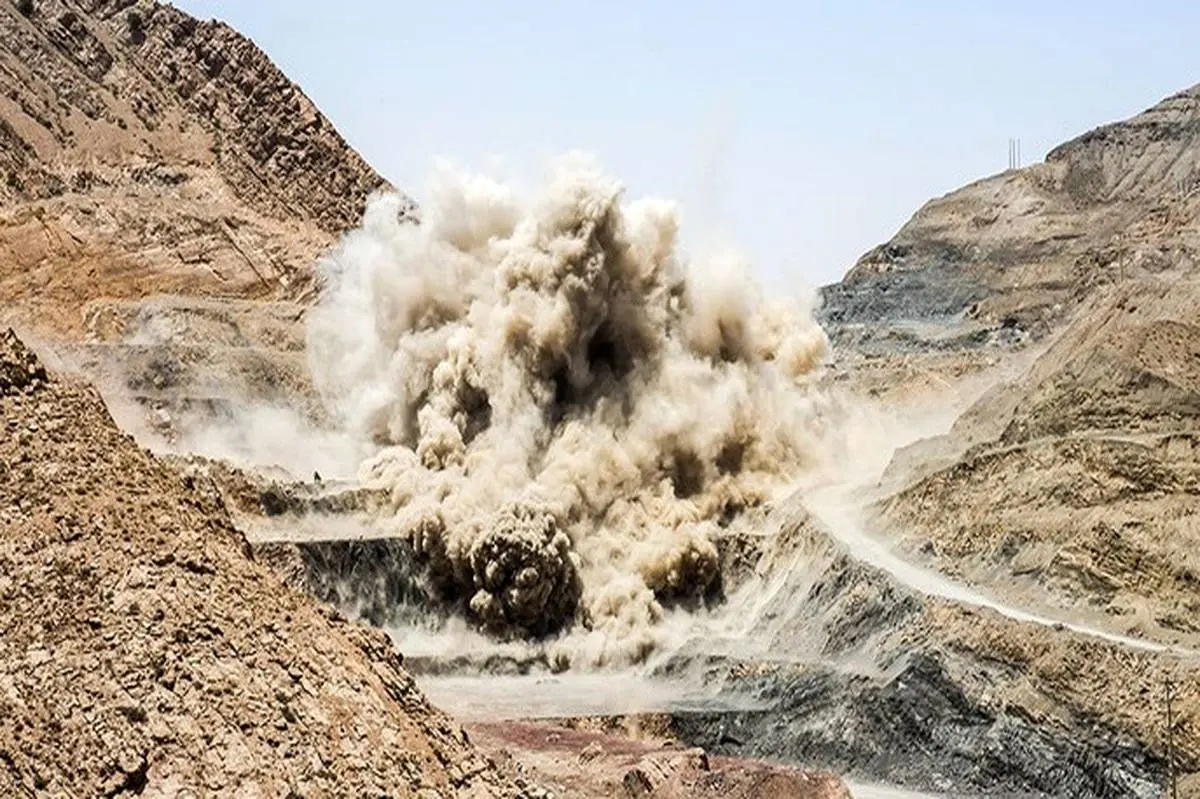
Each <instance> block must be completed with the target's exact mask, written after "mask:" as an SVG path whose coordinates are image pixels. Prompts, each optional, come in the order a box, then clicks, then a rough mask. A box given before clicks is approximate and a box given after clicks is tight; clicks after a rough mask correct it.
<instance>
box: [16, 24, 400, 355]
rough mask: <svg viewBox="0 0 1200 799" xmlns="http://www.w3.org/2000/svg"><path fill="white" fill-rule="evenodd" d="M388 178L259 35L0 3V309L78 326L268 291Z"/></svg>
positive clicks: (298, 282)
mask: <svg viewBox="0 0 1200 799" xmlns="http://www.w3.org/2000/svg"><path fill="white" fill-rule="evenodd" d="M382 185H383V180H382V179H381V178H380V177H379V176H378V175H377V174H376V173H375V172H374V171H373V170H372V169H371V168H370V167H369V166H367V165H366V163H364V162H363V160H362V159H361V158H360V157H359V156H358V154H357V153H355V152H354V151H353V150H351V149H350V148H349V147H348V146H347V145H346V143H345V142H344V141H343V140H342V138H341V137H340V136H339V135H338V133H337V132H336V131H335V130H334V129H333V127H332V125H330V123H329V121H328V120H326V119H325V118H324V117H323V116H322V115H321V114H320V112H319V111H317V109H316V108H315V107H314V106H313V104H312V103H311V102H310V101H309V100H308V98H306V97H305V96H304V94H303V93H302V92H301V91H300V89H299V88H298V87H296V86H295V85H294V84H293V83H292V82H291V81H289V80H288V79H287V78H286V77H285V76H284V75H283V74H282V73H281V72H279V70H278V69H276V68H275V66H274V65H273V64H272V63H271V62H270V60H269V59H268V58H267V57H266V55H264V54H263V53H262V51H260V50H259V49H258V48H257V47H255V45H254V44H253V43H252V42H250V41H249V40H247V39H246V38H244V37H243V36H241V35H240V34H238V33H236V32H235V31H233V30H232V29H231V28H229V27H227V26H226V25H224V24H222V23H219V22H199V21H197V20H195V19H192V18H191V17H189V16H188V15H186V14H184V13H183V12H181V11H179V10H177V9H175V8H173V7H171V6H167V5H162V4H158V3H151V2H146V1H145V0H141V1H140V2H129V0H20V1H19V2H14V1H13V0H3V2H0V307H3V308H4V313H5V314H6V315H7V316H8V317H9V321H10V322H16V323H19V324H21V325H23V326H25V327H32V328H34V329H36V330H37V331H38V332H41V333H56V334H68V335H71V336H72V337H74V336H77V335H79V334H80V333H81V332H83V330H84V328H85V311H86V309H87V308H88V307H89V306H95V305H103V301H104V300H109V299H137V298H141V297H145V296H147V295H150V294H156V293H183V294H189V295H197V294H199V295H220V296H238V297H256V298H265V297H277V296H279V295H281V294H283V293H295V292H297V291H302V290H303V288H304V286H305V284H306V283H307V281H308V280H309V269H310V267H311V265H312V262H313V260H314V259H315V257H316V256H317V255H318V254H319V253H320V252H321V251H322V250H323V249H324V248H325V247H326V246H328V244H329V243H330V241H331V240H332V238H333V237H334V236H336V234H337V233H339V232H340V231H342V230H343V229H345V228H347V227H349V226H351V225H352V224H354V223H355V222H356V221H357V220H358V218H359V215H360V214H361V211H362V207H363V203H364V201H365V198H366V196H367V195H368V194H369V193H370V192H371V191H372V190H374V189H376V188H378V187H380V186H382Z"/></svg>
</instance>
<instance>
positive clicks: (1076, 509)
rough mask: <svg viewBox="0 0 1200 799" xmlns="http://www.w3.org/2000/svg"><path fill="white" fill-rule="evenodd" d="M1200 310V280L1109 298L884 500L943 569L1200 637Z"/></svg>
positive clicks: (1101, 297) (1123, 627)
mask: <svg viewBox="0 0 1200 799" xmlns="http://www.w3.org/2000/svg"><path fill="white" fill-rule="evenodd" d="M1198 305H1200V284H1198V283H1197V281H1196V280H1195V279H1194V278H1192V279H1185V280H1174V281H1170V282H1168V281H1139V282H1131V283H1127V284H1125V285H1123V286H1121V287H1119V288H1116V289H1113V290H1111V291H1106V292H1103V293H1101V294H1098V295H1097V296H1096V297H1095V298H1094V301H1092V302H1090V303H1089V304H1088V306H1086V307H1085V308H1084V309H1082V311H1081V312H1080V314H1079V319H1078V320H1077V321H1076V322H1075V323H1074V324H1072V325H1071V326H1070V327H1068V328H1067V329H1066V330H1065V331H1064V332H1063V334H1062V335H1061V336H1060V337H1059V339H1058V340H1057V341H1056V342H1055V343H1054V345H1053V346H1052V347H1051V348H1050V349H1049V350H1048V351H1047V352H1046V353H1045V354H1044V355H1043V356H1042V357H1041V358H1039V359H1038V360H1037V361H1036V362H1035V364H1034V365H1033V366H1032V368H1031V369H1030V370H1029V372H1028V373H1027V374H1025V375H1023V376H1022V377H1021V378H1020V379H1017V380H1014V381H1012V382H1010V383H1005V384H1002V385H1000V386H998V387H996V388H995V389H993V390H992V391H991V392H990V393H989V394H988V395H986V396H985V397H984V398H983V399H982V400H981V401H980V402H979V403H977V404H976V405H975V406H974V407H973V408H971V409H969V410H968V411H967V413H966V414H964V415H963V416H962V417H961V418H960V419H959V420H958V421H957V423H956V424H955V427H954V429H953V430H952V431H951V433H950V434H949V435H948V436H946V437H944V438H943V439H942V440H940V441H937V442H934V443H935V445H936V446H937V447H941V448H943V449H949V450H952V451H953V450H957V451H958V452H959V454H958V455H956V456H954V457H952V458H951V459H950V461H949V463H947V464H946V465H944V466H942V467H941V468H931V469H929V470H928V472H927V473H925V474H916V475H912V476H911V478H910V480H911V483H910V485H908V487H906V488H904V489H903V490H901V491H900V492H898V493H897V494H896V495H894V496H892V497H890V498H888V499H887V500H886V501H884V502H883V503H882V504H881V505H880V509H881V511H882V512H883V513H884V514H885V515H886V516H887V517H888V518H889V519H890V520H891V521H892V522H893V525H894V528H895V529H896V530H897V531H903V534H904V535H905V536H906V537H907V538H909V540H911V541H914V542H919V543H920V545H923V547H924V550H923V551H924V552H925V554H926V555H927V556H929V557H932V558H935V559H936V560H937V561H938V563H939V568H941V569H942V570H943V571H946V572H948V573H952V574H956V575H961V576H966V577H969V578H971V579H972V580H974V581H978V582H980V583H987V584H990V585H992V586H993V590H1000V586H1001V585H1007V586H1008V587H1009V588H1008V590H1018V589H1019V588H1020V587H1022V586H1024V588H1025V590H1026V591H1027V592H1029V591H1032V592H1033V594H1034V596H1036V597H1037V599H1038V600H1040V601H1047V599H1049V600H1050V601H1051V602H1052V603H1053V604H1056V605H1059V606H1063V607H1068V608H1073V609H1077V610H1088V611H1091V612H1099V613H1101V614H1102V618H1104V620H1105V621H1106V623H1107V624H1108V625H1110V626H1111V627H1112V628H1113V629H1115V630H1117V631H1121V632H1130V633H1133V634H1135V635H1150V636H1151V637H1153V638H1156V639H1160V640H1167V641H1178V642H1180V643H1184V644H1186V645H1188V646H1194V645H1195V644H1196V643H1197V641H1200V637H1198V636H1197V634H1198V633H1200V625H1198V624H1197V622H1196V621H1195V620H1196V618H1197V614H1200V556H1198V554H1197V553H1198V552H1200V550H1198V548H1197V544H1198V543H1200V515H1197V512H1196V499H1197V495H1198V494H1200V469H1198V468H1197V462H1196V456H1195V454H1196V451H1197V447H1200V329H1198V328H1197V326H1196V324H1195V313H1196V308H1197V306H1198ZM998 575H1003V576H1004V577H1005V578H1006V579H1004V580H1002V581H999V582H997V579H996V578H997V576H998ZM1027 601H1028V600H1027Z"/></svg>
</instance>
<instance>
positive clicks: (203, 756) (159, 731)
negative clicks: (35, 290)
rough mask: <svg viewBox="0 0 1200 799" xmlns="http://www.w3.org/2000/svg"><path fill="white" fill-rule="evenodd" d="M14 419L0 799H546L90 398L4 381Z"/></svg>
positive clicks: (16, 364)
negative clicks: (250, 798)
mask: <svg viewBox="0 0 1200 799" xmlns="http://www.w3.org/2000/svg"><path fill="white" fill-rule="evenodd" d="M30 363H31V361H30V359H29V357H28V354H27V351H25V350H23V348H22V347H21V346H20V345H19V342H17V341H16V339H15V337H13V336H11V334H9V335H6V336H5V337H4V338H2V339H0V364H2V365H3V368H2V369H0V372H2V373H3V374H5V375H8V374H10V373H11V371H12V370H13V369H14V368H15V369H17V370H18V371H20V372H21V373H23V374H32V373H34V372H36V368H35V369H33V370H31V369H30ZM0 420H2V422H0V424H2V425H3V433H2V434H0V630H3V635H2V636H0V793H2V794H5V795H26V794H33V793H46V794H48V795H72V796H98V795H105V794H107V795H118V794H120V793H121V792H123V791H125V792H131V793H140V794H141V795H144V796H174V795H178V794H179V792H180V791H181V790H183V789H185V788H186V789H190V790H191V791H193V792H195V793H197V794H206V795H222V794H228V793H230V792H232V791H234V790H235V789H237V791H238V792H239V793H240V795H260V796H283V795H287V794H289V793H290V792H295V793H299V794H301V795H309V796H330V795H354V796H359V795H366V794H373V795H379V794H386V795H392V796H409V795H417V794H419V793H420V795H422V796H430V797H433V796H439V797H458V796H479V797H484V796H488V797H490V796H520V795H532V794H529V793H528V792H527V791H526V790H525V789H523V788H522V787H520V784H518V783H517V782H516V781H514V779H510V778H509V777H508V776H506V775H505V774H504V773H502V772H500V771H499V770H498V769H497V768H496V767H495V766H494V765H493V764H492V763H491V762H490V761H489V760H488V759H487V758H486V757H484V756H483V755H481V754H480V753H479V752H478V751H477V750H476V749H475V748H474V747H473V746H472V745H471V744H470V743H469V742H468V739H467V737H466V735H465V734H464V733H463V731H462V730H461V729H460V728H459V727H458V726H457V725H456V724H454V723H453V722H452V721H451V720H450V719H449V718H447V717H446V716H445V715H443V714H442V713H441V712H439V711H437V710H436V709H434V708H433V707H431V706H430V705H429V704H428V702H427V701H426V700H425V699H424V697H423V696H422V695H421V693H420V691H418V690H417V688H416V686H415V684H414V683H413V681H412V679H411V678H410V677H409V676H408V674H406V673H405V671H404V670H403V668H402V667H401V660H400V657H399V656H398V655H397V654H396V653H395V651H394V649H393V647H392V644H391V642H390V640H389V639H388V638H387V636H386V635H384V634H383V633H382V632H379V631H376V630H371V629H368V628H364V627H361V626H357V625H353V624H349V623H347V622H346V621H345V620H343V619H341V618H340V617H339V616H338V615H337V614H336V613H334V612H333V611H332V610H330V609H328V608H324V607H321V606H319V605H317V604H316V603H315V602H314V601H312V600H311V599H309V598H308V597H306V596H303V595H301V594H300V593H298V592H296V591H294V590H291V589H289V588H287V587H286V586H285V585H283V583H281V582H280V580H279V578H277V577H276V576H275V575H274V574H273V573H272V572H271V571H270V569H269V568H268V567H267V566H266V565H263V564H259V563H256V562H254V561H253V560H252V559H251V558H250V557H249V555H248V547H247V545H246V542H245V540H244V539H243V538H242V537H241V535H240V534H239V533H238V532H237V531H236V530H235V529H234V528H233V527H232V525H231V523H230V521H229V516H228V513H227V511H226V509H225V507H224V505H223V503H222V502H221V500H220V497H219V495H218V494H217V492H216V490H215V489H211V488H209V487H208V486H206V485H205V484H204V483H203V482H202V481H199V480H196V479H194V478H191V477H189V476H186V475H184V474H182V473H180V472H178V471H176V470H175V469H173V468H170V467H169V466H167V465H166V464H164V463H162V462H161V461H159V460H157V459H156V458H155V457H154V456H152V455H151V454H150V453H148V452H146V451H145V450H143V449H141V448H139V447H138V446H137V445H136V444H134V442H133V441H132V440H131V439H130V438H129V437H128V436H127V435H125V434H123V433H121V432H120V431H119V430H118V429H117V428H116V426H115V425H114V424H113V423H112V421H111V419H110V418H109V416H108V413H107V411H106V410H105V408H104V406H103V404H102V403H101V402H100V399H99V397H98V395H97V394H96V392H95V391H94V390H93V389H91V388H90V387H87V386H82V385H74V384H69V383H64V382H61V381H59V380H56V379H53V378H52V379H50V380H48V381H46V380H41V379H38V380H26V381H24V382H20V381H17V382H13V381H6V382H5V383H4V389H3V391H0ZM422 792H423V793H422Z"/></svg>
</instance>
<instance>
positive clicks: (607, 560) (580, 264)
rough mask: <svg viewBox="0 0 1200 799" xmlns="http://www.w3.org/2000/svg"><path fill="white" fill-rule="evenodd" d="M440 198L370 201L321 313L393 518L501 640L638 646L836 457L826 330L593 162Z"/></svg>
mask: <svg viewBox="0 0 1200 799" xmlns="http://www.w3.org/2000/svg"><path fill="white" fill-rule="evenodd" d="M427 195H428V196H427V200H426V202H425V204H424V205H423V208H422V222H421V224H419V225H414V224H412V223H411V222H410V221H409V220H407V219H406V218H405V216H406V215H405V214H404V213H403V211H404V207H405V201H404V200H403V199H402V198H397V197H392V196H388V195H380V196H377V197H375V198H374V199H373V200H372V201H371V203H370V204H369V206H368V209H367V212H366V214H365V216H364V219H363V223H362V226H361V227H360V228H358V229H357V230H355V231H352V232H351V233H349V234H348V235H347V236H345V237H344V239H343V240H342V242H341V243H340V245H339V247H338V248H337V249H336V250H335V251H334V252H333V253H332V254H331V255H330V256H329V257H328V258H327V259H326V260H325V261H324V262H323V263H322V265H321V268H322V272H323V278H324V292H323V294H322V297H321V299H320V301H319V303H318V305H317V306H316V307H315V308H314V309H313V311H312V313H311V314H310V317H309V321H308V355H309V362H310V367H311V369H312V372H313V375H314V380H315V382H316V385H317V386H318V387H319V389H320V391H321V393H322V395H323V397H324V399H325V401H326V402H327V404H328V405H329V406H330V408H331V409H333V410H334V411H336V413H337V414H338V415H339V417H340V419H341V421H342V422H343V424H344V425H345V426H346V428H347V429H349V430H351V431H352V432H353V433H355V434H356V435H358V436H359V437H361V439H362V440H364V441H369V442H371V443H372V444H373V445H374V446H375V447H376V448H377V453H376V454H375V455H373V456H372V457H371V458H370V459H368V460H367V461H366V462H364V463H363V464H362V467H361V470H360V478H361V480H362V482H363V484H364V485H366V486H368V487H371V488H374V489H382V490H383V491H384V492H385V493H386V495H387V497H388V500H387V501H386V502H384V503H383V507H381V508H380V509H378V511H377V515H378V519H377V521H378V523H379V524H381V525H384V526H385V528H386V529H388V530H389V531H390V532H392V533H394V534H396V535H398V536H401V537H404V538H407V539H409V540H410V541H411V542H412V543H413V544H414V548H415V550H416V551H417V552H418V553H419V554H420V556H421V557H422V558H424V559H425V561H426V562H427V565H428V568H429V571H430V576H431V579H432V582H433V583H434V584H436V585H438V586H439V587H440V591H441V594H442V595H443V597H444V598H445V599H446V600H447V601H449V602H452V603H456V604H457V606H458V607H459V608H460V609H461V610H462V611H463V612H464V613H466V614H467V615H468V616H470V617H472V618H473V619H474V620H475V621H476V622H477V623H478V625H479V626H480V627H482V628H483V629H485V630H487V631H488V632H490V633H492V634H494V635H497V636H499V637H502V638H531V637H544V636H547V635H550V634H558V633H561V632H563V631H568V630H569V631H570V632H571V634H572V636H575V637H574V639H573V640H575V641H576V643H577V644H579V645H578V646H577V647H576V655H578V656H581V657H584V658H586V659H587V660H588V661H590V662H594V663H603V662H628V661H631V660H637V659H639V658H642V657H644V656H645V655H646V654H648V653H649V652H650V651H652V650H653V649H654V647H655V646H656V644H657V643H658V637H659V635H660V632H661V631H658V632H656V630H659V628H661V626H662V625H659V624H658V622H660V621H661V619H662V618H663V616H664V614H666V613H667V612H669V611H670V610H671V608H672V607H673V606H676V605H683V606H687V607H694V606H696V604H697V603H702V602H704V601H707V599H708V598H711V597H712V596H713V593H714V588H715V587H716V586H717V582H718V579H719V575H718V554H717V547H716V540H717V537H718V536H719V535H720V534H721V533H722V531H723V530H724V529H725V528H728V527H730V526H736V525H737V524H738V523H739V521H742V520H743V518H744V517H745V515H746V513H747V511H749V510H752V509H755V508H761V507H762V506H763V505H764V504H766V503H768V502H770V501H771V500H772V499H773V498H774V497H775V496H776V495H777V493H778V492H779V491H780V490H781V489H783V488H785V487H787V486H788V485H790V484H792V483H793V482H794V480H795V478H796V477H797V476H798V475H799V474H801V473H802V472H804V471H805V470H807V469H810V468H812V467H813V466H814V465H815V464H816V463H817V461H818V460H819V459H820V457H821V453H822V441H823V437H824V436H825V435H826V432H827V428H830V427H831V424H830V421H829V419H830V414H829V413H828V411H829V409H830V404H831V403H830V400H829V399H828V397H826V396H824V395H823V394H822V393H821V392H819V391H817V389H816V388H815V386H814V378H815V376H816V375H817V374H818V373H819V370H820V367H821V364H822V363H823V359H824V357H825V355H826V353H827V339H826V337H825V334H824V332H823V331H822V330H821V328H820V327H819V326H818V325H817V324H816V323H815V322H814V321H813V318H812V314H811V308H810V307H809V306H808V305H806V304H805V303H804V302H802V301H800V300H795V299H790V298H783V297H779V296H770V297H768V296H764V294H762V293H761V292H760V291H758V289H757V288H756V287H755V286H754V284H753V283H752V282H751V281H750V280H748V278H747V276H746V274H745V271H744V265H743V262H742V261H741V259H740V258H738V257H737V256H736V254H732V253H723V254H720V255H718V256H715V257H711V258H707V259H702V260H695V261H691V262H688V261H685V259H684V258H683V257H682V255H681V254H680V252H679V250H678V249H677V246H676V239H677V235H678V230H679V222H678V216H677V213H676V210H675V208H674V207H673V206H672V205H671V204H669V203H667V202H664V201H660V200H653V199H650V200H640V201H637V202H632V203H624V202H623V201H622V190H621V187H620V185H619V184H618V183H616V182H615V181H613V180H611V179H610V178H608V177H607V176H606V175H605V174H604V173H603V172H602V171H601V170H599V169H598V168H597V167H596V166H595V165H594V163H593V162H592V161H591V160H590V159H587V158H586V157H583V156H571V157H568V158H565V159H563V160H562V161H561V162H560V163H559V164H558V166H557V169H556V171H555V173H554V174H553V176H552V179H551V180H550V181H549V183H548V185H547V186H545V187H544V188H543V189H542V190H541V191H540V192H539V193H538V194H537V195H536V196H535V197H534V198H533V199H532V200H531V201H529V202H522V201H520V200H519V199H518V198H517V196H516V195H515V194H514V193H513V192H512V191H510V190H509V189H507V188H505V187H504V186H501V185H498V184H496V183H493V182H491V181H489V180H486V179H484V178H479V177H473V176H465V177H464V176H460V175H458V174H456V173H453V172H451V171H448V170H444V171H442V172H439V173H437V174H435V176H434V178H433V179H432V180H431V182H430V185H429V188H428V192H427Z"/></svg>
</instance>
